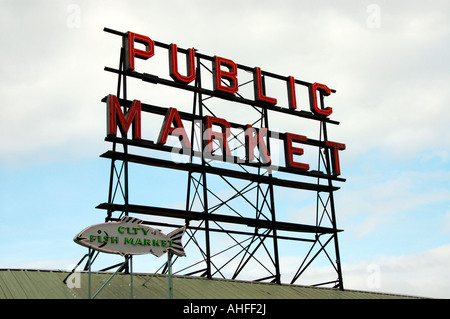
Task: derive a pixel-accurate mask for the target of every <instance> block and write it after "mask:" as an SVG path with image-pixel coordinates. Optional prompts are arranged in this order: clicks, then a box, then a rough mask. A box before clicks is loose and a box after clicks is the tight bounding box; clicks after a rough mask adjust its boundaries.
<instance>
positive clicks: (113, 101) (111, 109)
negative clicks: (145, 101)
mask: <svg viewBox="0 0 450 319" xmlns="http://www.w3.org/2000/svg"><path fill="white" fill-rule="evenodd" d="M106 112H107V128H106V130H107V134H108V135H114V136H116V134H117V126H119V128H120V131H121V132H122V135H125V134H126V133H127V132H128V130H129V129H130V126H131V123H133V139H141V101H138V100H134V101H133V103H132V104H131V108H130V109H129V110H128V111H127V112H125V113H126V114H124V112H123V111H122V109H121V107H120V103H119V99H118V98H117V96H115V95H112V94H110V95H108V97H107V98H106Z"/></svg>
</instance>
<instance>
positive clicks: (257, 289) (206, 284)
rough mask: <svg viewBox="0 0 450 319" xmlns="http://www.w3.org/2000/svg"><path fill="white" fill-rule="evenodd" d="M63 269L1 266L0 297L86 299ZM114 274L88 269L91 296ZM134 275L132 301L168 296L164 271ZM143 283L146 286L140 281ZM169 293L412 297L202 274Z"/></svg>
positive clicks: (114, 291) (123, 293)
mask: <svg viewBox="0 0 450 319" xmlns="http://www.w3.org/2000/svg"><path fill="white" fill-rule="evenodd" d="M67 275H68V273H67V272H64V271H51V270H50V271H41V270H11V269H4V270H0V298H1V299H9V298H12V299H14V298H16V299H34V298H39V299H80V298H81V299H86V298H88V296H89V292H88V291H89V289H88V288H89V285H88V280H89V274H88V273H87V272H82V273H75V276H77V277H75V278H76V279H78V281H77V280H74V281H70V282H77V283H79V284H80V288H69V287H68V285H66V284H65V283H64V282H63V280H64V278H65V277H66V276H67ZM111 276H112V273H105V272H93V273H91V296H93V295H94V294H96V293H97V292H98V291H99V289H100V288H101V287H102V286H103V285H104V284H105V283H106V282H107V281H108V280H110V279H111ZM150 276H151V274H140V273H139V274H133V277H132V278H133V296H134V298H135V299H167V298H168V278H167V276H166V275H159V274H158V275H155V276H154V277H152V278H151V279H150V280H149V281H147V280H148V279H149V278H150ZM130 279H131V278H130V276H129V275H127V274H123V273H119V274H117V275H116V276H115V277H114V278H112V279H111V280H110V281H109V283H107V284H106V285H105V287H104V288H103V290H102V291H101V292H100V293H99V294H98V295H97V297H96V298H97V299H129V298H130V297H131V291H130ZM146 281H147V283H146V285H145V286H144V285H143V284H144V283H145V282H146ZM173 297H174V298H176V299H360V298H367V299H386V298H395V299H399V298H412V297H408V296H399V295H389V294H381V293H370V292H361V291H350V290H344V291H341V290H337V289H330V288H315V287H305V286H298V285H277V284H271V283H262V282H246V281H233V280H225V279H206V278H201V277H189V276H174V277H173Z"/></svg>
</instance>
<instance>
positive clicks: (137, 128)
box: [104, 30, 345, 177]
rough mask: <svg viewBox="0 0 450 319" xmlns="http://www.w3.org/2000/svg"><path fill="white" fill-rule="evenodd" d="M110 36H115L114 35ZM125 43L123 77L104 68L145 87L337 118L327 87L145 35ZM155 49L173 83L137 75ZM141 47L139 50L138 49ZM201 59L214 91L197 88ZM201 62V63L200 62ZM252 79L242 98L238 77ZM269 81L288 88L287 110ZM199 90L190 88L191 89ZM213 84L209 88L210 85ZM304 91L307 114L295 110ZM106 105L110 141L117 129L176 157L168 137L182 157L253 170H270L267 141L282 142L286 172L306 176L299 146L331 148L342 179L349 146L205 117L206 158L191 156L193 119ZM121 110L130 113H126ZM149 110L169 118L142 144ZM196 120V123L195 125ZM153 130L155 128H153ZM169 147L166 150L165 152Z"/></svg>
mask: <svg viewBox="0 0 450 319" xmlns="http://www.w3.org/2000/svg"><path fill="white" fill-rule="evenodd" d="M110 31H111V32H114V31H112V30H110ZM118 34H120V35H122V36H123V37H124V38H123V39H124V41H123V44H124V54H125V58H124V60H125V63H124V64H125V66H124V70H123V71H119V70H114V69H111V68H105V70H107V71H111V72H118V73H121V72H125V74H126V75H127V76H131V77H135V78H138V79H141V80H142V81H144V82H149V83H153V84H163V85H167V86H171V87H176V88H180V89H185V90H190V91H194V92H198V93H200V94H205V95H209V96H216V97H219V98H221V99H225V100H229V101H233V102H239V103H244V104H249V105H252V106H256V107H261V108H267V109H270V110H276V111H279V112H282V113H286V114H291V115H298V116H302V117H305V118H310V119H315V120H319V121H325V122H327V121H328V122H333V121H331V120H330V119H329V116H330V115H331V114H332V113H333V109H332V107H329V106H328V107H325V106H324V102H323V99H324V97H326V96H329V95H331V93H334V90H332V89H330V88H329V87H328V86H327V85H325V84H322V83H317V82H315V83H307V82H304V81H299V80H297V79H295V78H294V77H292V76H278V75H275V74H272V73H268V72H264V71H263V70H261V68H260V67H254V68H251V67H247V66H243V65H238V64H237V63H235V62H234V61H232V60H230V59H227V58H224V57H220V56H214V57H209V56H206V55H203V54H201V53H198V52H196V50H194V49H193V48H191V49H188V50H186V49H179V48H178V47H177V45H176V44H173V43H172V44H170V45H167V44H163V43H160V42H155V41H153V40H152V39H151V38H150V37H148V36H146V35H141V34H137V33H134V32H127V33H123V34H122V33H118ZM155 45H157V46H161V47H164V48H167V49H168V53H169V56H168V64H169V67H168V70H169V74H168V75H169V76H170V78H171V79H172V80H168V79H164V78H162V77H159V76H155V75H152V74H148V73H145V72H139V71H138V70H136V68H137V67H136V59H143V60H148V59H150V58H152V57H153V56H154V55H155ZM138 47H139V48H138ZM179 55H185V58H186V71H182V70H179V68H178V56H179ZM200 59H207V60H210V61H211V63H212V76H211V78H210V80H211V81H212V87H213V90H210V89H208V88H206V87H207V85H205V84H201V83H197V82H196V79H197V77H198V75H197V74H196V67H197V64H199V63H200V62H199V61H200ZM196 61H197V62H196ZM243 73H247V74H248V73H252V75H253V78H252V80H253V83H254V84H253V93H254V96H253V97H252V98H244V97H242V95H241V94H240V91H239V90H240V86H241V84H242V83H240V81H239V76H240V74H243ZM264 75H266V76H269V77H273V78H276V79H277V80H279V81H282V82H285V85H286V91H285V92H286V95H287V100H288V105H286V106H279V105H277V103H278V99H277V98H276V97H273V96H269V95H268V94H267V93H266V92H265V86H264V82H263V76H264ZM193 82H194V83H195V85H192V83H193ZM209 84H211V83H209ZM298 85H302V86H304V87H305V86H306V87H308V92H309V109H310V112H308V111H306V110H300V107H299V106H298V105H297V97H296V96H297V93H296V86H298ZM104 101H105V102H106V105H107V136H108V137H115V136H116V134H117V128H119V129H120V130H121V132H122V134H123V135H126V133H127V132H128V131H129V130H130V128H131V126H132V125H133V129H132V135H133V137H132V140H133V142H134V144H133V145H135V146H142V147H158V146H159V147H160V150H166V151H172V150H173V148H171V147H169V146H168V145H166V143H167V140H168V137H169V136H176V137H178V139H179V141H180V144H181V147H182V150H183V154H191V152H192V154H194V155H196V156H202V155H203V156H207V157H212V158H214V159H216V160H220V159H222V160H223V161H227V162H229V159H230V158H231V159H232V161H233V159H234V162H235V163H243V162H244V163H248V164H255V162H256V161H258V160H259V163H262V164H266V165H267V166H269V165H270V164H271V154H270V147H268V144H269V138H271V137H272V138H273V137H276V138H279V139H282V140H283V142H284V155H285V168H286V170H287V171H289V172H290V173H299V174H302V172H306V171H308V170H310V165H309V164H308V163H304V162H303V161H301V160H299V157H300V156H301V155H303V154H304V149H303V148H302V147H299V146H298V144H307V145H313V146H318V147H322V148H327V149H329V150H330V151H331V160H332V163H331V167H332V170H333V172H332V174H333V175H334V176H335V177H336V176H338V175H340V174H341V169H340V162H339V151H342V150H344V149H345V144H343V143H339V142H334V141H330V140H325V141H317V140H313V139H310V138H308V137H307V136H304V135H299V134H293V133H289V132H286V133H278V132H276V133H277V134H274V132H270V131H269V130H268V128H267V127H261V128H259V129H257V128H254V127H253V126H252V125H251V124H247V123H230V122H228V121H227V120H226V119H224V118H219V117H215V116H204V117H201V118H200V119H199V120H201V121H202V122H203V123H204V126H203V139H204V142H205V144H204V149H203V150H201V152H203V154H202V155H197V153H198V152H195V151H193V141H191V140H190V139H189V137H188V133H187V132H186V130H185V128H184V125H183V120H185V121H193V117H192V114H188V113H184V112H179V111H178V109H177V108H176V107H175V106H172V107H169V108H167V109H165V110H162V109H160V108H155V107H153V108H152V106H150V105H144V104H143V103H141V101H140V100H138V99H134V100H133V101H132V102H131V101H126V100H121V99H119V98H118V97H117V96H116V95H114V94H109V95H108V96H106V98H105V99H104ZM122 107H124V108H126V109H127V111H126V112H124V111H123V110H122ZM143 109H145V111H147V112H156V113H158V114H161V112H164V113H165V114H163V115H165V118H164V120H163V122H162V123H161V126H160V134H159V136H158V138H157V139H156V140H148V139H146V140H144V139H143V137H142V125H143V123H142V122H141V119H142V116H141V111H142V110H143ZM194 120H198V119H196V118H195V119H194ZM151 125H154V123H151ZM232 128H242V129H243V130H244V134H245V148H246V151H245V158H237V156H238V155H236V154H233V153H232V150H231V148H230V145H229V138H230V130H231V129H232ZM213 141H215V142H218V143H219V144H220V145H221V146H220V151H221V155H220V157H217V156H213V152H214V150H213ZM164 147H166V148H164ZM256 149H258V154H259V159H258V158H255V154H256Z"/></svg>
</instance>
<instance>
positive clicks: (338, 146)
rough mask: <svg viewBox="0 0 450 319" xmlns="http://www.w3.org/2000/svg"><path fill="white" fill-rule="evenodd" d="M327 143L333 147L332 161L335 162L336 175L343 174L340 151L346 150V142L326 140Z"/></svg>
mask: <svg viewBox="0 0 450 319" xmlns="http://www.w3.org/2000/svg"><path fill="white" fill-rule="evenodd" d="M325 145H326V146H328V147H331V148H332V149H333V152H332V153H331V161H332V162H333V173H334V175H341V166H340V164H339V152H338V151H343V150H345V144H342V143H336V142H331V141H325Z"/></svg>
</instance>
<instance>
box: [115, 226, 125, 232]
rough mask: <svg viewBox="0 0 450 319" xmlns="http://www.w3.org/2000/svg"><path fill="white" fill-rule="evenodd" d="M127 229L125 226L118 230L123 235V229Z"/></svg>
mask: <svg viewBox="0 0 450 319" xmlns="http://www.w3.org/2000/svg"><path fill="white" fill-rule="evenodd" d="M124 228H125V227H123V226H119V228H117V231H118V232H119V233H121V234H123V229H124Z"/></svg>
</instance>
